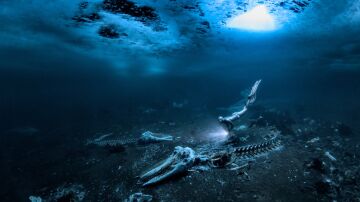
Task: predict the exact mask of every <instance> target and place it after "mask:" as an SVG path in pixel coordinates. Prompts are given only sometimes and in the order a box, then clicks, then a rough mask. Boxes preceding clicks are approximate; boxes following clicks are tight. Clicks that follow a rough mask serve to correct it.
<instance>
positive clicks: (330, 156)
mask: <svg viewBox="0 0 360 202" xmlns="http://www.w3.org/2000/svg"><path fill="white" fill-rule="evenodd" d="M325 156H327V157H328V158H329V159H330V160H332V161H336V158H335V157H334V156H333V155H332V154H330V152H328V151H327V152H325Z"/></svg>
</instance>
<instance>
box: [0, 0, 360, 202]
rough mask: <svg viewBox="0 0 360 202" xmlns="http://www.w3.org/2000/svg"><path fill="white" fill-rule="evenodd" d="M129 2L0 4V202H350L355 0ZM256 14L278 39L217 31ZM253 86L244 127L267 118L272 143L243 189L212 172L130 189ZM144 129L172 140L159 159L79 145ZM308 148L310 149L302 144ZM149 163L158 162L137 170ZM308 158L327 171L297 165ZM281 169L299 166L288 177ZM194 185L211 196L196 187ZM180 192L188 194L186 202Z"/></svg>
mask: <svg viewBox="0 0 360 202" xmlns="http://www.w3.org/2000/svg"><path fill="white" fill-rule="evenodd" d="M129 2H130V1H120V0H119V1H115V0H114V1H100V0H99V1H89V2H88V3H86V4H84V2H80V1H53V2H45V1H42V0H31V1H20V0H17V1H6V0H5V1H2V2H0V16H1V17H0V27H1V28H0V139H1V149H0V152H1V153H0V160H1V162H2V163H1V168H0V176H1V184H0V185H1V186H0V201H29V199H28V197H29V196H40V197H42V198H43V199H44V200H48V201H56V200H57V201H119V200H120V201H121V200H124V199H126V198H128V197H129V195H131V194H132V193H135V192H140V191H141V192H144V193H147V194H150V195H153V197H154V199H153V200H155V201H161V200H163V201H204V200H210V201H226V200H246V201H274V200H279V201H288V200H300V201H302V200H310V201H328V200H339V201H352V200H354V201H356V200H358V199H359V197H360V191H359V189H360V188H359V185H358V184H359V180H360V179H359V175H358V174H359V167H358V166H357V165H358V164H357V163H358V162H359V159H358V157H357V156H358V154H359V141H358V136H359V131H360V128H359V123H360V104H359V103H360V102H359V100H360V38H359V36H360V35H359V34H360V30H359V27H360V26H359V24H360V13H359V7H360V4H359V2H358V1H345V0H344V1H337V2H332V1H327V0H318V1H315V0H313V1H298V2H297V3H296V2H295V1H284V2H283V3H281V2H280V1H275V0H274V1H266V2H265V3H264V2H260V1H259V2H257V1H226V0H225V1H214V2H210V3H209V2H206V1H183V0H181V1H180V0H177V1H166V2H165V1H164V2H162V1H161V2H157V1H143V2H142V1H134V2H135V3H134V4H132V3H129ZM299 2H300V3H299ZM301 2H302V3H301ZM304 2H305V3H304ZM107 4H109V5H110V7H106V6H104V5H107ZM258 4H259V5H266V6H268V8H269V11H270V14H271V15H272V16H273V17H274V19H275V20H276V23H277V24H276V26H277V27H276V29H275V30H271V31H260V32H259V31H251V30H250V31H249V30H244V29H233V28H228V27H227V26H226V21H227V20H228V19H229V18H231V17H234V16H236V15H237V14H239V13H240V14H241V13H242V12H244V13H246V12H247V10H250V9H251V5H258ZM119 5H125V7H121V8H120V7H116V6H119ZM235 5H236V6H235ZM113 8H116V9H113ZM220 8H221V9H220ZM134 10H135V11H136V12H133V11H134ZM139 13H141V14H139ZM109 27H110V28H109ZM258 79H262V83H261V86H260V88H259V91H258V95H257V100H256V104H255V105H254V106H253V108H249V114H248V115H247V116H245V117H244V119H243V122H244V124H245V125H246V124H249V123H250V122H252V121H253V120H257V119H258V118H259V117H265V120H266V121H267V123H268V125H266V124H265V125H266V127H268V126H269V127H272V126H273V127H275V128H276V129H277V130H279V131H281V132H282V134H281V135H282V137H283V139H284V149H283V150H281V151H280V153H279V154H278V156H276V154H274V155H275V157H274V160H273V161H274V162H275V163H272V164H271V165H270V164H269V165H270V166H269V167H266V166H265V167H266V168H265V167H264V165H262V164H261V163H259V165H258V164H256V163H255V164H254V165H253V167H255V168H254V169H252V170H250V171H247V172H248V173H249V175H250V176H251V178H252V180H250V182H248V183H246V182H244V183H242V184H236V183H238V181H237V182H233V181H231V179H232V178H233V177H232V175H231V174H229V173H227V172H226V171H221V170H216V171H210V172H209V171H207V172H209V173H208V174H207V173H205V174H202V175H201V176H199V175H198V174H196V175H195V176H193V179H189V178H186V177H185V178H180V179H175V180H174V181H172V180H170V182H169V184H167V183H165V184H164V185H160V186H159V187H155V188H150V189H143V188H141V187H140V186H139V185H138V184H137V179H135V177H136V176H138V175H140V173H141V172H143V171H144V170H146V169H148V168H149V167H151V165H153V164H155V163H157V162H159V161H160V160H161V159H163V158H166V157H167V156H168V154H170V153H171V152H172V150H173V148H174V147H175V146H177V145H181V146H189V147H193V148H199V147H201V145H203V144H205V143H203V142H202V141H203V139H201V138H200V139H201V140H199V141H197V139H196V137H198V136H199V137H200V136H201V135H202V134H203V132H202V131H206V130H207V129H208V128H212V127H213V125H212V124H217V122H216V119H217V117H218V116H219V115H226V114H229V113H231V112H233V111H231V110H230V111H229V110H224V109H226V108H228V107H229V106H231V105H233V104H234V103H237V102H239V101H240V100H242V99H244V93H243V92H244V90H246V89H249V88H250V87H251V85H252V84H253V83H254V82H255V81H256V80H258ZM289 120H291V121H289ZM308 120H314V122H315V123H316V124H318V125H316V124H315V125H316V126H317V127H315V126H314V124H313V123H314V122H311V121H310V122H311V123H310V122H308ZM208 121H209V122H208ZM210 123H211V124H210ZM257 124H258V126H255V127H258V128H261V127H265V125H261V124H260V125H261V126H259V122H257ZM250 125H251V124H250ZM255 125H256V124H255ZM284 128H286V130H285V129H284ZM146 130H152V131H154V132H160V133H173V135H174V136H176V137H179V139H180V140H177V141H178V142H176V141H175V142H174V143H171V144H170V145H169V144H161V149H159V148H157V146H154V145H153V146H151V147H144V146H141V147H138V146H137V145H136V144H135V145H134V144H132V143H131V144H130V145H128V144H127V143H126V144H125V143H124V145H125V146H124V150H122V149H121V151H120V150H111V152H110V154H109V152H108V151H107V150H106V149H105V150H104V149H103V148H98V147H88V146H87V145H86V144H85V143H86V141H87V140H89V139H94V138H96V137H98V136H99V134H106V133H114V134H115V135H116V136H117V137H118V138H121V139H124V140H127V139H129V138H130V137H131V138H135V139H136V138H138V137H139V136H140V134H141V133H142V132H144V131H146ZM299 131H306V132H299ZM334 131H335V132H334ZM300 133H301V134H303V133H304V134H303V135H299V134H300ZM200 134H201V135H200ZM189 136H190V137H194V138H195V140H194V141H193V142H191V141H190V139H191V138H190V137H189ZM250 136H251V135H250ZM316 137H319V138H320V141H319V143H309V142H308V141H309V140H310V139H312V138H316ZM250 139H251V138H250ZM249 141H250V142H246V141H245V142H244V144H250V143H251V144H252V143H254V142H251V141H252V140H249ZM306 144H309V145H306ZM314 144H315V145H314ZM316 144H318V145H316ZM339 145H340V146H339ZM153 147H154V148H153ZM158 147H160V146H158ZM286 148H288V149H286ZM304 148H306V149H304ZM346 148H348V149H349V151H348V150H346ZM195 150H196V149H195ZM298 150H303V152H304V153H301V152H299V151H298ZM113 151H116V152H115V154H114V153H113ZM326 151H330V152H332V153H333V154H334V155H335V156H336V157H337V161H336V162H335V161H332V160H331V159H330V160H329V158H328V157H327V156H326V155H325V156H324V152H326ZM151 152H155V153H154V154H153V155H155V156H157V155H159V157H161V159H160V158H155V157H153V158H152V159H150V160H146V159H145V160H144V159H142V160H140V158H141V156H143V155H144V154H146V153H151ZM156 152H158V153H156ZM300 153H301V154H300ZM268 158H269V159H270V160H269V161H271V158H272V157H271V156H269V157H268ZM347 158H350V159H347ZM313 159H317V160H319V161H321V162H323V163H324V165H325V168H324V169H325V170H326V171H324V173H322V171H321V169H320V173H316V172H318V171H314V172H315V174H314V173H312V172H313V171H312V170H311V169H312V168H313V167H311V166H305V165H308V163H309V162H310V161H311V160H313ZM291 160H294V161H295V160H298V162H295V163H294V164H291V165H288V166H289V167H287V166H285V164H286V162H289V161H291ZM255 161H256V160H255ZM258 161H261V160H258ZM316 162H318V161H316ZM320 164H321V163H320ZM265 165H267V164H265ZM321 165H322V164H321ZM119 166H121V167H122V168H121V169H119V171H116V169H117V168H118V167H119ZM263 167H264V170H261V168H263ZM309 167H311V168H309ZM320 167H321V166H320ZM308 169H310V171H309V170H308ZM334 169H336V172H338V174H334V173H333V172H335V171H334ZM294 170H296V171H294ZM313 170H314V169H313ZM315 170H316V169H315ZM318 170H319V169H318ZM214 172H215V173H214ZM217 172H219V173H220V174H217ZM265 172H267V173H266V174H264V173H265ZM292 172H299V173H296V174H293V173H292ZM309 172H311V175H315V177H312V178H311V179H318V181H316V180H315V182H313V181H311V180H309V179H308V178H307V177H306V176H308V173H309ZM281 173H287V174H283V175H284V176H283V177H274V178H271V179H268V180H269V181H273V182H275V184H277V188H269V187H271V186H270V185H269V183H270V182H269V181H267V180H264V179H263V178H262V177H261V176H262V175H261V174H264V175H266V176H275V175H281ZM187 176H188V175H187ZM217 176H221V177H220V178H221V179H220V178H216V177H217ZM294 176H297V178H296V177H294ZM291 177H294V179H293V178H291ZM290 178H291V179H293V181H291V180H290V181H289V180H287V179H290ZM295 178H296V179H295ZM299 178H300V179H299ZM204 179H208V182H209V184H208V185H207V186H210V187H211V186H212V185H214V187H212V188H209V187H201V185H200V182H202V181H203V180H204ZM326 179H328V180H331V183H330V182H324V181H326ZM219 181H220V182H221V183H219ZM222 182H224V183H225V185H223V184H222ZM189 183H190V184H196V185H191V186H194V187H193V188H191V186H190V185H189ZM304 183H305V184H308V186H303V184H304ZM322 183H323V184H322ZM215 184H216V185H215ZM220 185H221V186H220ZM189 186H190V187H189ZM204 186H205V185H204ZM237 186H238V187H240V188H234V187H237ZM69 187H70V188H69ZM71 187H72V189H73V190H72V192H71V191H70V192H69V193H70V194H69V193H68V192H66V191H65V192H66V193H65V192H64V193H65V194H64V193H61V191H59V190H71ZM74 187H75V188H74ZM79 187H80V188H79ZM241 187H245V188H243V189H242V188H241ZM289 187H290V188H289ZM202 189H209V191H208V193H206V194H205V193H203V192H202V191H201V190H202ZM238 189H239V190H240V191H236V190H238ZM74 190H77V191H78V192H82V193H84V195H85V198H84V199H82V198H81V199H79V197H78V195H79V193H78V192H76V191H74ZM79 190H80V191H79ZM347 190H351V193H350V192H347ZM174 191H177V192H176V193H175V192H174ZM190 191H195V192H196V191H197V192H196V193H195V192H194V193H193V194H189V195H187V196H185V195H184V193H189V192H190ZM173 192H174V194H172V193H173ZM237 192H240V193H242V194H240V195H241V197H240V195H239V194H238V193H237ZM55 193H58V195H56V194H55ZM61 194H62V195H61ZM77 194H78V195H77ZM55 195H56V196H55ZM300 196H302V197H300Z"/></svg>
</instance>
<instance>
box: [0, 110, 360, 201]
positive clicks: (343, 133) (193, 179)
mask: <svg viewBox="0 0 360 202" xmlns="http://www.w3.org/2000/svg"><path fill="white" fill-rule="evenodd" d="M138 113H139V117H141V118H140V119H138V120H137V121H136V123H126V124H127V125H125V124H119V123H116V121H114V122H107V123H101V124H93V125H86V126H84V125H83V124H82V123H81V122H79V123H77V124H73V125H71V126H70V127H68V128H66V127H65V128H58V129H56V130H52V131H41V130H35V129H32V130H31V129H27V130H24V129H23V130H15V131H8V133H9V134H11V135H7V136H2V137H1V138H2V140H1V142H2V147H1V161H2V162H3V163H2V166H1V172H0V173H1V179H2V183H1V185H2V187H1V189H0V190H1V192H0V196H1V198H2V200H1V201H28V197H29V196H39V197H41V198H42V199H45V200H46V201H123V200H125V199H127V198H128V197H129V196H130V195H131V194H133V193H136V192H142V193H144V194H149V195H152V196H153V201H332V200H336V201H358V200H360V190H359V189H360V187H359V180H360V179H359V178H360V175H359V172H360V168H359V156H358V154H359V149H360V145H359V144H357V143H358V140H357V139H356V136H358V129H356V128H350V127H349V126H347V125H346V124H344V123H340V122H329V121H323V120H320V119H313V118H311V117H302V116H301V115H299V114H297V113H296V111H285V110H280V109H276V108H271V107H269V106H266V107H264V106H261V105H260V104H257V105H255V106H252V107H251V108H250V109H249V112H248V114H247V115H246V116H244V117H243V119H242V120H241V121H240V122H239V123H237V124H240V125H246V126H250V125H251V127H250V128H248V129H245V130H244V131H242V132H238V133H237V135H239V137H247V138H240V139H241V142H240V143H239V144H240V145H247V144H253V143H257V142H260V141H261V138H262V137H263V136H266V134H264V133H266V132H267V131H268V130H276V131H280V137H279V138H281V148H279V149H276V150H274V151H270V152H267V153H265V154H263V155H260V156H256V157H253V158H248V159H245V160H244V161H243V162H244V164H247V165H248V166H246V167H245V168H244V169H241V170H235V171H234V170H230V169H228V168H226V167H225V168H213V169H210V170H206V171H194V172H189V173H186V174H184V175H182V176H179V177H177V178H175V179H173V180H169V181H166V182H164V183H161V184H158V185H156V186H151V187H146V188H143V187H142V186H141V184H139V183H138V179H137V178H136V177H137V176H139V175H141V174H142V173H144V172H145V171H146V170H149V169H150V168H152V167H154V166H155V165H157V164H158V163H159V162H160V161H161V160H162V159H165V158H166V157H167V156H169V155H170V154H171V152H172V151H173V149H174V147H175V146H178V145H179V146H188V147H191V148H194V149H195V150H196V148H199V147H201V145H208V144H214V142H215V143H217V144H221V141H222V140H224V139H222V140H220V139H216V138H213V137H210V135H209V134H210V133H211V130H213V128H212V127H213V126H214V125H216V121H215V119H214V117H215V116H214V115H215V114H219V113H225V112H224V111H223V110H209V109H206V108H203V109H202V108H200V109H191V108H186V107H183V108H176V107H170V108H168V109H166V110H163V111H152V110H147V111H139V112H138ZM174 114H176V115H174ZM140 115H141V116H140ZM259 117H260V118H259ZM135 125H136V127H135ZM147 130H150V131H153V132H160V133H167V134H171V135H173V136H174V137H175V139H174V141H173V142H165V143H155V144H147V145H138V144H137V143H136V141H135V142H134V140H136V139H137V138H139V137H140V135H141V133H142V132H144V131H147ZM209 131H210V132H209ZM107 133H113V135H112V136H110V137H109V138H110V139H111V138H116V139H119V138H120V139H122V140H124V145H123V146H122V147H120V149H116V150H110V149H109V148H106V147H99V146H95V145H87V144H86V142H87V141H88V140H91V139H94V138H97V137H99V136H101V135H103V134H107ZM49 134H51V135H49ZM325 152H329V153H330V154H331V155H332V156H333V157H335V158H336V160H334V159H330V158H329V157H328V156H326V155H325Z"/></svg>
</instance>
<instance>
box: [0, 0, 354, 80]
mask: <svg viewBox="0 0 360 202" xmlns="http://www.w3.org/2000/svg"><path fill="white" fill-rule="evenodd" d="M359 5H360V4H359V1H358V0H357V1H353V0H344V1H333V0H211V1H209V0H164V1H159V0H88V1H79V0H77V1H60V0H55V1H51V2H48V1H45V0H29V1H21V0H4V1H1V2H0V26H1V27H2V32H1V33H0V38H1V42H0V43H1V44H0V45H1V48H2V50H4V51H5V52H7V54H6V55H4V56H3V57H4V59H2V61H7V60H6V59H5V58H9V57H15V56H19V55H22V56H23V57H28V58H26V59H23V61H25V60H29V61H30V62H27V64H29V63H31V61H32V60H34V58H37V57H39V58H44V57H43V56H42V54H50V53H51V54H53V55H52V57H54V58H55V57H58V56H59V55H61V54H63V55H64V54H66V53H68V54H69V55H71V56H72V55H74V54H75V53H76V54H79V53H80V54H82V55H85V56H84V57H91V58H100V59H103V60H104V61H106V63H111V64H113V65H115V66H118V67H120V68H128V69H130V68H131V69H132V70H131V71H132V72H140V71H141V72H142V73H143V74H146V75H152V74H164V73H168V72H169V71H171V72H173V73H174V72H175V73H177V71H180V70H179V69H180V68H181V71H183V70H185V69H186V68H187V71H188V70H189V71H191V72H192V73H194V72H201V71H203V70H204V69H205V68H207V69H209V68H211V66H219V65H221V66H226V65H237V66H238V65H242V66H244V65H251V64H252V63H253V62H254V61H264V63H265V64H269V60H271V63H272V64H274V65H277V64H275V63H280V64H284V61H298V62H299V63H302V64H301V65H304V61H306V63H307V64H310V65H313V66H314V65H317V66H321V65H326V66H329V67H332V68H349V69H352V68H354V67H355V68H356V67H358V66H359V63H360V62H359V61H358V59H357V58H360V57H359V53H358V52H359V51H358V50H359V49H360V48H359V47H360V39H359V37H357V36H359V34H358V33H359V29H358V27H360V26H359V24H360V20H359V19H360V6H359ZM345 30H346V31H345ZM249 31H250V32H249ZM253 31H257V32H258V33H254V32H253ZM259 31H260V32H259ZM9 47H10V48H9ZM19 50H20V52H21V51H24V50H28V52H30V53H31V54H35V53H37V54H39V55H41V56H39V55H37V56H30V55H31V54H28V55H27V54H19V53H18V51H19ZM204 52H206V54H208V55H201V53H204ZM186 53H188V55H191V56H192V57H195V58H196V61H197V63H196V61H195V60H193V59H189V58H186V57H185V58H181V60H179V59H178V58H175V60H176V61H169V58H171V57H174V56H177V55H181V56H180V57H183V55H185V54H186ZM11 54H13V55H11ZM226 54H232V55H229V56H224V58H223V59H222V60H220V59H219V58H218V57H217V56H218V55H222V56H223V55H226ZM270 54H271V55H270ZM14 55H15V56H14ZM209 55H210V56H209ZM214 55H215V56H214ZM239 56H241V57H239ZM187 57H189V56H187ZM45 58H48V57H45ZM211 58H213V61H212V63H211V64H210V62H209V61H210V60H211ZM259 58H260V60H259ZM179 61H188V62H187V63H185V62H179ZM204 61H206V62H208V63H207V64H206V65H204V64H203V62H204ZM224 61H226V62H228V63H231V62H232V63H231V64H225V63H224ZM41 62H42V63H43V61H41ZM4 65H8V64H3V65H2V66H4ZM11 65H13V64H11ZM139 66H141V68H140V67H139ZM179 66H180V68H179ZM169 68H173V69H170V70H169ZM140 69H141V70H140Z"/></svg>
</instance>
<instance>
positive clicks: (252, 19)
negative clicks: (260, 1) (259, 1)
mask: <svg viewBox="0 0 360 202" xmlns="http://www.w3.org/2000/svg"><path fill="white" fill-rule="evenodd" d="M226 26H227V27H229V28H236V29H243V30H250V31H272V30H275V29H276V23H275V19H274V17H273V16H272V15H271V14H270V13H269V11H268V8H267V7H266V6H265V5H257V6H255V7H254V8H253V9H251V10H249V11H248V12H246V13H243V14H240V15H237V16H235V17H233V18H231V19H229V21H228V22H227V23H226Z"/></svg>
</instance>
